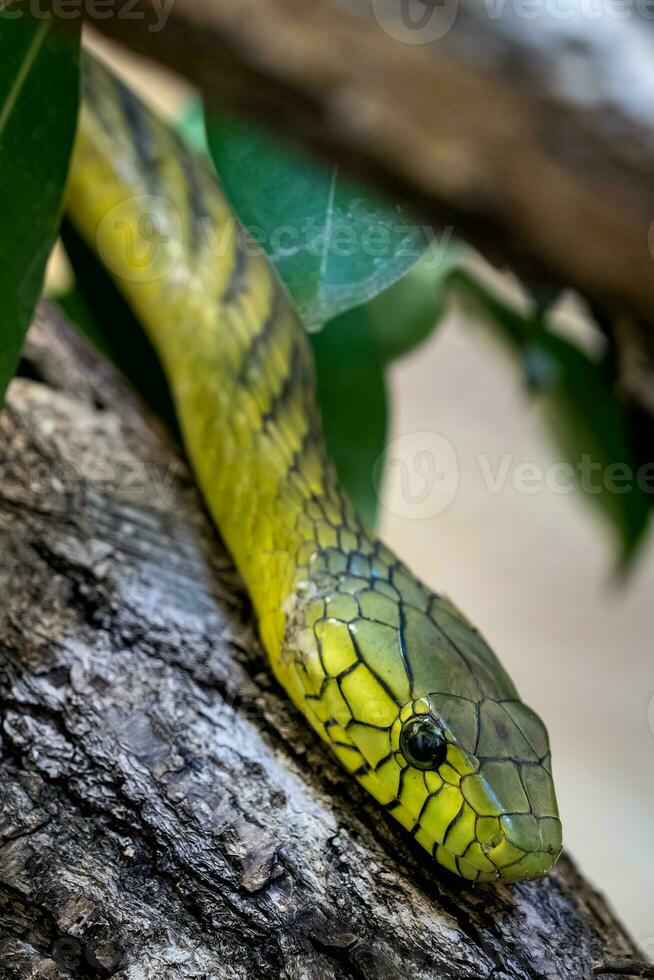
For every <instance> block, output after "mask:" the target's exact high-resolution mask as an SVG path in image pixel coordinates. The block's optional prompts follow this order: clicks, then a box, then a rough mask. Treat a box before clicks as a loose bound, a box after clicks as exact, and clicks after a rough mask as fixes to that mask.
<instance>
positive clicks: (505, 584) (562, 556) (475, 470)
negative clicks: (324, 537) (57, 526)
mask: <svg viewBox="0 0 654 980" xmlns="http://www.w3.org/2000/svg"><path fill="white" fill-rule="evenodd" d="M89 40H90V41H91V43H92V45H93V46H94V47H95V48H96V50H99V51H100V52H101V53H102V54H103V56H104V57H105V58H107V59H108V60H109V61H111V63H112V64H113V66H114V67H115V68H116V69H117V70H118V71H119V72H120V73H122V74H123V76H124V77H126V78H127V80H128V81H129V82H130V83H131V84H132V85H133V86H134V87H135V88H137V90H138V91H139V92H140V93H141V94H142V95H143V96H144V97H146V98H147V100H148V101H149V102H150V104H151V105H153V106H154V107H155V108H156V109H158V110H159V111H162V112H164V113H165V114H168V115H179V114H180V113H181V112H182V111H183V107H184V106H185V105H186V104H187V101H188V99H189V97H190V95H191V93H190V90H189V89H187V88H186V87H185V86H184V85H182V84H181V83H179V82H178V81H177V80H176V79H173V78H172V77H171V76H169V75H168V74H166V73H165V72H163V71H161V70H155V69H153V68H152V67H150V66H145V64H144V63H142V62H140V61H138V60H137V59H135V58H132V57H128V56H126V55H125V54H124V53H123V52H122V51H121V52H119V53H117V52H116V50H115V49H113V48H112V46H111V45H110V44H109V43H108V42H106V41H99V40H98V39H97V38H94V37H92V36H90V37H89ZM473 265H474V266H475V267H476V271H477V272H478V273H480V274H481V275H482V277H486V278H488V279H489V281H492V282H493V284H494V286H495V287H496V288H498V289H499V290H500V291H502V292H503V294H504V295H506V296H509V297H512V298H513V299H514V300H515V301H516V302H520V296H519V293H518V291H517V289H516V287H515V285H514V284H513V283H512V281H511V280H509V279H502V278H500V277H499V276H498V274H497V273H494V272H491V271H490V270H489V269H488V268H487V267H485V266H484V265H483V263H481V261H480V260H477V259H474V260H473ZM65 277H66V271H65V268H64V267H63V265H62V260H61V255H60V254H57V255H56V256H55V259H54V260H53V262H52V263H51V269H50V283H51V285H52V284H55V285H58V286H60V285H61V282H62V281H64V280H65ZM553 319H554V322H555V324H556V326H557V329H560V331H561V333H562V335H564V336H574V338H575V340H576V342H578V343H579V344H580V345H581V346H582V347H583V348H587V349H593V348H594V347H595V346H596V345H597V344H598V343H599V342H600V341H599V340H598V333H597V331H596V330H595V329H594V328H593V327H592V326H591V325H590V321H589V319H588V318H587V317H585V316H584V313H583V311H582V310H580V309H579V307H578V305H577V304H575V303H574V302H573V301H572V300H570V298H564V300H563V302H562V303H559V304H558V305H557V309H556V312H555V316H554V318H553ZM387 380H388V384H389V389H390V399H389V404H390V405H391V412H390V421H389V430H388V436H387V441H388V444H389V450H388V453H387V458H386V466H385V467H384V468H383V469H382V468H381V467H379V468H377V470H376V471H375V473H374V474H373V476H374V481H375V485H376V487H377V494H378V497H379V500H380V511H379V520H380V528H381V535H382V537H384V539H385V540H386V541H387V542H388V543H389V544H390V545H391V546H392V547H393V548H394V549H395V550H396V551H397V552H398V553H399V555H400V556H401V557H402V558H403V559H404V560H405V561H406V562H407V563H408V564H409V565H410V566H411V567H412V568H413V570H414V571H415V572H416V573H417V574H418V575H420V576H421V577H422V578H423V579H424V580H425V581H426V582H427V583H428V584H429V585H430V586H431V587H432V588H433V589H434V590H435V591H438V592H444V593H446V594H448V595H449V596H450V597H452V598H453V599H454V600H455V601H456V603H457V604H458V605H459V606H461V607H462V609H463V610H464V611H465V612H466V613H467V615H469V616H470V617H471V619H473V620H474V622H475V623H476V624H477V625H478V626H479V627H480V629H481V630H482V632H483V633H484V634H485V635H486V637H487V639H488V640H489V641H490V643H491V645H492V646H493V647H494V648H495V650H496V651H497V652H498V654H499V656H500V658H501V659H502V661H503V662H504V664H505V666H506V667H507V668H508V671H509V673H510V674H511V676H512V677H513V678H514V680H515V682H516V684H517V686H518V689H519V691H520V693H521V695H522V697H523V698H524V699H525V700H526V701H527V702H528V703H529V704H530V705H531V706H532V707H533V708H534V709H536V710H537V711H538V713H539V714H540V715H541V716H542V717H543V718H544V719H545V720H546V722H547V725H548V727H549V731H550V734H551V739H552V749H553V760H554V767H555V769H554V771H555V776H556V778H557V780H558V793H559V803H560V808H561V812H562V818H563V822H564V831H565V842H566V846H567V847H568V849H569V850H570V852H571V853H572V855H573V856H574V857H575V859H576V860H577V861H578V862H579V864H580V865H581V867H582V869H583V871H584V873H585V874H586V875H588V877H589V878H590V879H591V880H592V881H593V882H594V883H595V884H596V885H597V886H598V887H599V888H600V889H601V890H602V891H604V892H605V893H606V894H607V895H608V897H609V899H610V901H611V902H612V904H613V905H614V907H615V909H616V911H617V912H618V914H619V915H620V916H621V917H622V918H623V919H624V921H625V923H626V925H627V926H628V927H629V928H630V929H631V931H632V932H633V934H634V936H635V938H636V939H637V941H638V942H639V943H640V944H641V946H642V947H643V949H644V951H645V952H646V953H647V954H649V955H650V956H654V911H652V910H654V819H653V818H654V765H653V764H652V757H653V755H654V734H653V731H652V725H653V724H654V707H651V705H650V701H651V699H652V697H653V696H654V657H653V656H652V653H653V641H652V633H651V609H652V598H653V596H654V544H653V543H652V541H650V540H649V539H648V540H647V541H646V543H645V545H644V546H643V547H642V548H641V551H640V554H639V555H638V558H637V560H636V562H635V564H634V566H633V567H632V569H631V571H630V573H629V575H628V576H627V578H626V579H618V578H617V577H616V576H615V574H614V572H615V566H616V551H615V542H614V541H613V540H612V539H611V538H610V536H609V533H608V530H607V525H606V523H605V521H604V520H603V519H602V517H601V514H600V512H599V509H598V510H597V511H595V510H594V509H593V508H592V507H590V506H588V503H587V502H586V501H584V499H583V497H582V494H580V493H579V492H576V491H575V492H561V491H559V490H558V489H557V486H556V483H552V482H551V481H548V479H547V474H551V473H552V472H554V471H552V470H551V467H552V466H553V465H554V464H557V463H558V462H560V460H561V457H560V455H558V454H557V450H556V448H555V446H554V445H553V443H552V442H551V441H550V439H549V438H548V437H547V435H546V431H545V428H544V426H543V423H542V418H541V415H540V413H539V411H538V409H537V407H536V406H535V404H534V402H533V400H532V399H530V398H529V397H528V394H527V391H526V388H525V380H524V373H523V372H522V371H521V370H520V369H519V367H518V366H517V365H516V363H515V361H514V360H512V359H510V358H509V357H508V356H506V355H505V354H504V353H503V351H502V350H501V348H500V347H499V346H498V345H497V343H496V342H495V341H494V340H493V339H492V337H491V335H490V333H489V332H488V331H487V330H486V329H485V327H484V326H483V325H482V323H481V321H480V320H479V319H478V317H477V316H476V315H475V314H474V313H473V312H471V311H470V310H464V309H463V308H460V307H459V308H457V307H456V305H455V306H454V307H453V308H450V309H449V312H448V313H447V315H446V316H445V317H444V318H443V320H442V321H441V323H440V325H439V328H438V329H437V330H436V331H435V332H434V333H433V334H431V335H430V336H429V337H428V338H427V339H426V340H425V341H424V342H423V343H422V344H420V345H419V346H418V347H417V348H415V349H414V350H413V351H412V352H411V353H410V354H409V355H407V356H405V357H402V358H400V359H398V360H394V361H392V363H391V364H390V366H389V368H388V372H387ZM416 434H419V435H416ZM424 446H426V447H427V448H429V447H430V446H433V447H434V448H435V451H438V453H440V451H441V450H442V453H440V455H439V461H440V464H441V466H442V467H444V470H443V472H433V471H431V470H429V469H427V470H425V468H424V466H423V462H424V459H423V456H421V447H424ZM524 464H530V466H529V467H528V469H527V470H525V468H524ZM529 473H531V474H532V476H533V474H536V475H538V474H541V475H543V477H544V478H543V480H541V481H540V482H539V480H538V479H536V480H535V481H533V480H532V482H531V483H530V482H529V479H525V477H526V476H528V474H529ZM527 485H529V486H528V488H527V489H526V487H527ZM569 489H571V488H569Z"/></svg>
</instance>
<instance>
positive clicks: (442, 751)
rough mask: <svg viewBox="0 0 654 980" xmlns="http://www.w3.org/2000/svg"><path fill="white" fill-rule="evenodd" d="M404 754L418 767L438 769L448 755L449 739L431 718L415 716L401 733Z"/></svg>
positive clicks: (401, 746)
mask: <svg viewBox="0 0 654 980" xmlns="http://www.w3.org/2000/svg"><path fill="white" fill-rule="evenodd" d="M400 749H401V751H402V755H403V756H404V758H405V759H406V760H407V762H409V763H410V764H411V765H412V766H416V767H417V768H418V769H437V768H438V767H439V766H440V765H442V763H443V762H444V761H445V757H446V756H447V740H446V739H445V736H444V735H443V733H442V731H441V730H440V728H439V727H438V725H437V724H436V722H434V721H432V720H431V719H429V718H413V719H411V720H410V721H408V722H407V723H406V724H405V726H404V728H403V729H402V733H401V735H400Z"/></svg>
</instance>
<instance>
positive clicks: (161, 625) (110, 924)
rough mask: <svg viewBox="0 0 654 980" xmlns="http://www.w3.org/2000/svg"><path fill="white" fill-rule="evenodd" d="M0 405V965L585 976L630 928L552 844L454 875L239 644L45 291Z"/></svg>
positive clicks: (131, 433)
mask: <svg viewBox="0 0 654 980" xmlns="http://www.w3.org/2000/svg"><path fill="white" fill-rule="evenodd" d="M21 374H22V376H20V377H18V378H17V379H15V380H14V382H13V383H12V386H11V388H10V392H9V398H8V403H7V407H6V409H5V411H4V412H3V413H2V415H1V416H0V429H1V442H0V445H1V446H2V451H1V455H0V539H1V541H0V577H1V579H2V583H3V602H2V609H1V612H0V698H1V701H0V703H1V704H2V719H1V720H2V727H1V733H2V734H1V738H2V741H1V743H0V750H1V751H0V813H2V820H1V822H0V962H2V964H3V967H2V969H3V970H4V972H3V973H2V976H3V980H5V978H7V980H27V978H32V980H37V978H38V980H40V978H48V980H65V978H66V980H70V978H75V980H78V978H80V977H96V978H101V977H107V976H113V977H115V978H118V980H132V978H134V977H136V976H138V977H139V978H146V980H147V978H152V980H169V978H170V980H176V978H188V977H202V978H218V977H220V978H221V980H222V978H228V980H229V978H239V977H244V978H245V977H257V978H262V980H267V978H275V980H277V978H279V977H288V978H298V980H300V978H302V980H313V978H315V980H318V978H321V980H325V978H326V980H337V978H345V977H353V978H358V980H362V978H370V980H372V978H378V977H380V976H393V977H396V978H397V980H405V978H406V980H409V978H410V980H421V978H425V980H426V978H431V980H433V978H434V977H439V978H441V980H480V978H486V980H500V978H503V980H507V978H508V980H518V978H519V980H525V978H534V980H536V978H543V977H550V978H569V980H590V978H591V977H592V976H593V964H596V963H608V962H612V961H623V962H624V961H625V960H626V959H627V958H629V957H634V956H637V951H636V949H635V947H634V945H633V943H632V941H631V940H630V939H629V937H628V936H627V935H626V934H625V933H624V931H623V930H622V928H621V927H620V925H619V923H617V922H616V920H615V919H614V917H613V916H612V914H611V912H610V910H609V909H608V908H607V906H606V905H605V903H604V902H603V900H602V899H601V898H600V897H599V896H598V895H597V894H596V893H595V892H593V891H592V889H591V888H590V887H589V886H588V884H587V883H585V882H584V881H583V879H582V878H581V877H580V875H579V873H578V872H577V870H576V869H575V868H574V866H573V864H572V863H571V861H570V860H569V859H568V858H566V857H564V858H563V859H562V861H561V863H560V865H559V866H558V868H557V870H556V871H555V873H554V874H553V875H552V876H551V877H550V878H549V879H548V880H547V881H544V882H540V883H524V884H521V885H518V886H515V887H511V888H508V887H497V888H496V887H484V886H480V887H476V888H471V887H469V886H466V885H465V883H462V882H460V881H458V880H455V879H454V878H451V877H448V876H447V873H446V872H444V871H442V870H440V869H438V868H437V867H436V866H435V865H433V864H432V863H431V862H429V861H428V860H427V859H426V858H425V855H424V853H423V852H422V851H421V850H420V848H418V847H417V846H416V845H414V844H413V843H412V842H411V840H410V838H409V837H408V836H407V835H405V834H403V833H402V831H401V829H397V828H396V827H395V826H394V825H392V824H391V822H390V820H388V819H386V818H385V817H384V816H383V815H382V813H381V811H380V810H379V809H378V808H377V807H376V805H375V804H374V802H373V801H371V800H370V799H368V798H367V796H366V794H364V793H363V791H361V790H360V789H359V788H358V787H357V785H356V784H355V783H354V782H353V781H352V780H351V779H350V778H349V777H348V776H347V775H346V774H345V773H343V772H342V771H341V770H340V769H339V768H338V767H337V766H336V765H335V764H334V763H333V762H332V760H331V758H330V757H329V755H328V753H327V750H326V749H324V748H323V747H322V746H321V745H320V744H319V742H318V740H317V739H316V738H315V737H314V736H313V735H312V734H311V733H310V732H309V731H308V730H307V728H306V726H305V724H304V723H303V721H302V719H301V718H300V717H299V716H298V715H297V713H296V712H294V711H293V710H292V709H291V708H290V706H289V704H288V702H287V700H286V699H285V697H284V695H283V692H281V691H280V690H279V689H278V688H277V687H276V686H275V685H274V683H273V682H272V680H271V676H270V673H269V671H268V669H267V667H266V665H265V663H264V661H263V659H262V658H261V654H260V650H259V646H258V643H257V641H256V639H255V635H254V632H253V629H252V625H251V621H250V614H249V609H248V605H247V602H246V600H245V598H244V596H243V593H242V590H241V587H240V584H239V582H238V579H237V577H236V575H235V573H234V571H233V569H232V567H231V564H230V562H229V560H228V558H227V556H226V554H225V552H224V550H223V548H222V546H221V544H220V542H219V541H218V540H217V538H216V536H215V534H214V532H213V531H212V529H211V527H210V525H209V523H208V520H207V518H206V517H205V514H204V512H203V510H202V508H201V506H200V505H199V502H198V499H197V496H196V492H195V489H194V486H193V481H192V480H191V478H190V475H189V473H188V471H187V469H186V467H185V465H184V464H183V462H182V461H181V460H180V458H179V456H178V455H177V452H176V450H175V448H174V446H173V445H172V444H171V443H170V441H169V440H168V439H167V438H166V437H165V435H164V434H163V433H162V432H161V431H160V430H158V429H157V428H156V427H154V426H153V425H152V424H151V423H149V422H147V421H146V420H144V418H143V416H142V414H141V409H140V407H139V405H138V404H137V403H136V401H135V399H134V397H133V396H132V395H131V394H130V392H129V391H128V390H127V388H126V386H125V385H124V383H123V382H122V381H120V379H118V378H117V377H116V376H115V374H114V373H113V372H112V371H110V370H109V369H108V368H107V367H105V366H104V365H103V364H101V363H100V362H99V360H98V359H97V358H96V356H95V355H93V354H92V353H91V352H90V350H89V349H88V348H87V347H86V346H85V344H84V343H82V342H81V341H80V340H79V338H77V337H76V335H74V334H73V333H72V332H71V331H70V329H69V328H67V327H66V326H65V324H63V323H62V322H61V320H60V318H59V315H56V314H55V312H54V311H53V310H52V308H50V307H47V306H44V307H42V309H41V311H40V314H39V317H38V319H37V323H36V325H35V327H34V328H33V330H32V333H31V335H30V342H29V345H28V348H27V351H26V357H25V359H24V361H23V366H22V371H21Z"/></svg>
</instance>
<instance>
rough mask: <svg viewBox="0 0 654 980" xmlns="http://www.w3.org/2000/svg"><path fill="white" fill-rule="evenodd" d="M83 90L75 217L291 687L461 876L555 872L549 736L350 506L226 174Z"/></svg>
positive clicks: (473, 639)
mask: <svg viewBox="0 0 654 980" xmlns="http://www.w3.org/2000/svg"><path fill="white" fill-rule="evenodd" d="M83 85H84V95H83V103H82V111H81V117H80V123H79V127H78V134H77V140H76V147H75V151H74V156H73V162H72V166H71V174H70V180H69V189H68V197H67V209H68V214H69V217H70V220H71V221H72V222H73V224H74V225H75V227H76V228H77V230H78V231H79V233H80V234H81V235H82V236H83V238H84V239H85V240H86V241H87V243H88V244H89V245H90V246H91V247H92V248H94V249H95V250H96V251H97V253H98V255H99V257H100V259H101V260H102V261H103V262H104V264H105V265H106V267H107V268H108V270H109V271H110V272H111V274H112V275H113V277H114V280H115V282H116V283H117V285H118V287H119V288H120V290H121V291H122V292H123V294H124V296H125V297H126V299H127V301H128V302H129V304H130V305H131V307H132V308H133V310H134V311H135V313H136V315H137V317H138V318H139V320H140V321H141V322H142V324H143V325H144V327H145V329H146V331H147V333H148V335H149V337H150V339H151V341H152V343H153V345H154V347H155V349H156V351H157V353H158V356H159V357H160V359H161V362H162V364H163V367H164V370H165V372H166V375H167V378H168V381H169V384H170V388H171V391H172V394H173V398H174V402H175V406H176V411H177V414H178V418H179V423H180V428H181V432H182V435H183V439H184V444H185V448H186V451H187V454H188V457H189V459H190V461H191V464H192V466H193V469H194V471H195V474H196V477H197V481H198V483H199V486H200V488H201V490H202V493H203V495H204V498H205V500H206V503H207V505H208V508H209V510H210V512H211V514H212V516H213V518H214V519H215V522H216V524H217V526H218V528H219V530H220V533H221V535H222V537H223V539H224V540H225V542H226V544H227V546H228V548H229V550H230V552H231V554H232V556H233V558H234V561H235V562H236V565H237V567H238V569H239V571H240V573H241V575H242V578H243V580H244V582H245V585H246V587H247V590H248V593H249V595H250V597H251V600H252V604H253V607H254V610H255V613H256V617H257V622H258V626H259V631H260V635H261V639H262V641H263V644H264V646H265V649H266V652H267V655H268V658H269V660H270V664H271V668H272V670H273V672H274V674H275V676H276V678H277V680H278V681H279V683H280V684H281V686H282V687H283V688H284V689H285V691H286V692H287V693H288V695H289V696H290V698H291V699H292V700H293V702H294V703H295V705H297V707H298V708H299V709H300V711H301V712H302V714H303V715H304V716H305V718H306V719H307V721H308V722H309V724H310V725H311V726H312V727H313V728H314V729H315V730H316V732H317V733H318V734H319V735H320V736H321V738H322V739H324V741H325V742H326V743H327V745H328V746H329V747H330V749H331V750H332V752H333V753H334V755H335V756H336V757H337V758H338V759H339V761H340V762H341V764H342V765H343V766H344V767H345V768H346V770H347V771H348V772H349V773H351V774H352V775H353V776H354V777H355V778H356V779H357V780H358V781H359V783H360V784H361V785H362V786H363V787H365V789H366V790H367V791H368V792H369V793H371V794H372V795H373V796H374V797H375V799H376V800H378V802H379V803H380V804H381V806H382V807H383V808H384V809H385V810H386V811H387V812H388V813H390V814H392V815H393V817H395V819H396V820H398V821H399V823H400V824H401V825H402V826H403V827H404V828H406V830H407V831H408V832H409V833H410V834H412V835H413V837H414V838H415V840H416V841H417V842H418V843H419V844H421V845H422V847H424V848H425V849H426V850H427V851H428V852H429V854H430V855H432V856H433V857H434V858H435V859H436V861H437V862H439V863H440V864H441V865H442V866H443V867H445V868H447V869H449V871H451V872H454V873H455V874H457V875H460V876H462V877H463V878H466V879H468V880H471V881H492V882H495V881H501V882H513V881H519V880H522V879H532V878H539V877H542V876H543V875H546V874H547V873H548V872H549V871H550V870H551V869H552V867H553V866H554V864H555V862H556V860H557V858H558V856H559V853H560V851H561V824H560V821H559V817H558V810H557V804H556V798H555V793H554V785H553V781H552V775H551V761H550V750H549V743H548V736H547V732H546V730H545V728H544V726H543V724H542V722H541V721H540V719H539V718H538V717H537V715H536V714H535V713H534V712H533V711H532V710H531V709H530V708H528V707H527V706H526V705H525V704H523V702H522V701H521V700H520V698H519V696H518V694H517V691H516V689H515V687H514V685H513V683H512V681H511V679H510V678H509V677H508V675H507V673H506V672H505V670H504V669H503V667H502V666H501V664H500V663H499V661H498V659H497V658H496V656H495V654H494V653H493V652H492V650H491V649H490V648H489V646H488V645H487V644H486V642H485V641H484V640H483V639H482V637H481V636H480V634H479V632H478V631H477V630H476V629H475V628H474V627H473V626H472V625H471V623H470V622H469V621H468V620H467V619H466V618H465V617H464V616H463V615H462V614H461V613H460V612H459V611H458V609H457V608H456V607H455V606H454V605H452V603H451V602H449V601H448V600H447V599H445V598H443V597H442V596H440V595H435V594H434V593H432V592H431V591H430V590H429V589H428V588H427V587H426V586H425V585H423V583H422V582H420V581H418V579H417V578H416V577H415V576H414V575H413V574H412V573H411V572H410V570H409V569H408V568H407V567H406V565H404V564H403V563H402V561H401V560H400V559H398V558H397V557H396V556H395V555H394V554H393V553H392V552H391V551H390V550H389V549H388V548H387V547H386V546H385V545H384V544H382V542H381V541H380V540H379V539H378V538H377V537H376V536H375V535H374V534H372V533H371V531H370V530H369V529H368V528H367V527H366V526H365V524H364V523H363V522H362V520H361V519H360V517H359V516H358V515H357V513H356V511H355V509H354V508H353V506H352V505H351V503H350V502H349V500H348V499H347V496H346V495H345V493H344V491H343V489H342V487H341V486H340V484H339V481H338V478H337V475H336V471H335V469H334V466H333V464H332V463H331V462H330V460H329V458H328V456H327V453H326V450H325V446H324V443H323V439H322V434H321V420H320V414H319V410H318V407H317V403H316V394H315V383H314V365H313V360H312V353H311V348H310V345H309V343H308V340H307V337H306V333H305V330H304V328H303V326H302V324H301V322H300V321H299V319H298V316H297V314H296V312H295V309H294V307H293V304H292V302H291V301H290V299H289V298H288V296H287V294H286V293H285V291H284V289H283V287H282V286H281V284H280V282H279V281H278V280H277V278H276V276H275V273H274V271H273V270H272V267H271V265H270V264H269V262H268V261H267V259H266V258H265V257H264V256H262V255H261V254H259V252H258V250H256V249H253V248H251V247H249V245H248V239H247V237H246V236H245V235H244V234H243V233H242V230H241V229H240V228H239V226H238V224H237V222H236V219H235V217H234V215H233V213H232V212H231V211H230V208H229V206H228V204H227V202H226V200H225V198H224V196H223V194H222V192H221V190H220V187H219V185H218V182H217V180H216V177H215V175H214V174H213V173H212V171H211V168H210V166H209V164H208V163H207V162H205V161H204V160H202V159H200V158H196V157H195V156H194V155H193V154H192V153H191V152H190V151H189V150H188V148H187V147H186V146H185V145H184V144H183V142H182V141H181V140H180V139H179V138H178V137H177V136H176V135H175V134H174V133H173V132H172V131H170V130H169V129H168V128H167V127H166V126H165V125H164V124H163V123H162V122H160V121H159V120H158V119H157V118H156V117H155V116H154V115H153V114H152V113H151V112H150V111H149V110H148V109H147V108H146V107H145V106H144V105H142V104H141V103H140V102H139V100H138V99H137V98H136V97H135V96H134V95H133V94H132V93H131V92H130V91H129V90H128V89H127V88H126V87H125V86H124V85H122V84H121V83H120V82H119V81H118V80H117V79H116V78H114V77H113V76H112V75H111V74H110V72H109V71H108V70H107V69H106V68H104V67H103V66H102V65H101V64H100V63H99V62H97V61H95V60H93V59H91V58H90V57H87V58H86V60H85V64H84V82H83ZM270 192H271V193H274V192H275V191H274V187H271V191H270ZM155 232H156V234H155ZM144 242H145V245H144Z"/></svg>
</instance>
